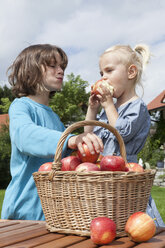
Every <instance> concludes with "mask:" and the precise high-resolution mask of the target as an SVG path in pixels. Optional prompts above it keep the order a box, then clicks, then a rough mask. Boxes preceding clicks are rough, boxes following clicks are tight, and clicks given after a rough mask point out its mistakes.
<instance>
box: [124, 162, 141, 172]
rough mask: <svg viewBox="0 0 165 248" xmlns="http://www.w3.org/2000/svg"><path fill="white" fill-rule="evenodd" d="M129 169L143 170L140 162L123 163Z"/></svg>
mask: <svg viewBox="0 0 165 248" xmlns="http://www.w3.org/2000/svg"><path fill="white" fill-rule="evenodd" d="M125 166H126V167H127V168H128V170H129V171H136V172H143V171H144V169H143V167H142V166H141V165H140V164H137V163H127V164H126V165H125Z"/></svg>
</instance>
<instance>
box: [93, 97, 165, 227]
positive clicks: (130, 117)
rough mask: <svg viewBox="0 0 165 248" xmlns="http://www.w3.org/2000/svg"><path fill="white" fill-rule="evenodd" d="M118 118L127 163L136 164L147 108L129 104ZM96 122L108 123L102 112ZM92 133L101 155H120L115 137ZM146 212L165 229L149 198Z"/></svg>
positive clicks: (139, 102) (143, 138) (105, 132)
mask: <svg viewBox="0 0 165 248" xmlns="http://www.w3.org/2000/svg"><path fill="white" fill-rule="evenodd" d="M117 112H118V114H119V117H118V119H117V121H116V125H115V128H116V129H117V130H118V132H119V133H120V134H121V136H122V138H123V140H124V143H125V147H126V153H127V161H128V162H135V163H137V154H138V153H139V152H140V151H141V149H142V148H143V146H144V144H145V141H146V139H147V136H148V133H149V129H150V125H151V121H150V115H149V113H148V110H147V106H146V105H145V103H144V102H143V100H142V99H140V98H138V99H137V100H135V101H132V102H129V103H127V104H125V105H123V106H121V107H119V108H118V109H117ZM97 120H99V121H102V122H105V123H108V119H107V116H106V113H105V111H104V110H102V111H101V113H100V115H98V117H97ZM94 133H95V134H96V135H98V136H99V137H100V138H101V139H102V140H103V143H104V152H103V155H112V154H114V153H115V154H116V155H120V150H119V145H118V142H117V139H116V137H115V136H114V135H113V134H112V133H111V132H109V131H108V130H107V129H105V128H102V127H98V126H97V127H95V128H94ZM146 212H147V214H148V215H150V216H151V217H152V218H156V220H155V224H156V225H157V226H161V227H165V224H164V222H163V220H162V218H161V216H160V214H159V211H158V209H157V207H156V204H155V202H154V199H152V197H151V196H150V198H149V202H148V205H147V209H146Z"/></svg>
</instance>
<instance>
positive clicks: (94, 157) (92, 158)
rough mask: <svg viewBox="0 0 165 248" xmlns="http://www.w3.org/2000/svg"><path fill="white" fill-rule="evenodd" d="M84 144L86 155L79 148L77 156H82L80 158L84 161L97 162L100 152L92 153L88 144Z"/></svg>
mask: <svg viewBox="0 0 165 248" xmlns="http://www.w3.org/2000/svg"><path fill="white" fill-rule="evenodd" d="M82 145H83V149H84V151H85V156H83V155H82V154H81V153H80V151H79V150H78V152H77V156H78V157H79V158H80V160H81V161H82V162H90V163H95V162H96V161H97V159H98V157H99V155H100V153H97V152H96V151H95V153H94V154H91V153H90V151H89V148H88V146H87V145H86V144H85V143H83V144H82Z"/></svg>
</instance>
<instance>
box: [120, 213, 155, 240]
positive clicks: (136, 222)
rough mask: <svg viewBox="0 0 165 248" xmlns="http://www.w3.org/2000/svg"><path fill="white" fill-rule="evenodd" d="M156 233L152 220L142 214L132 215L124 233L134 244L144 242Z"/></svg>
mask: <svg viewBox="0 0 165 248" xmlns="http://www.w3.org/2000/svg"><path fill="white" fill-rule="evenodd" d="M155 231H156V225H155V222H154V220H153V219H152V218H151V217H150V216H149V215H148V214H146V213H144V212H136V213H134V214H132V215H131V216H130V217H129V218H128V220H127V222H126V225H125V232H126V233H127V234H128V236H129V237H130V239H132V240H133V241H135V242H139V243H140V242H145V241H147V240H149V239H151V238H152V237H153V235H154V234H155Z"/></svg>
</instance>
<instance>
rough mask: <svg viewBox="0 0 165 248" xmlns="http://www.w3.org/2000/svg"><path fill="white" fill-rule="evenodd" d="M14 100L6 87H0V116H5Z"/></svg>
mask: <svg viewBox="0 0 165 248" xmlns="http://www.w3.org/2000/svg"><path fill="white" fill-rule="evenodd" d="M13 100H14V96H13V95H12V91H11V89H10V88H8V87H7V86H6V85H5V86H4V87H1V86H0V114H6V113H7V112H8V109H9V106H10V103H11V102H12V101H13Z"/></svg>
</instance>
